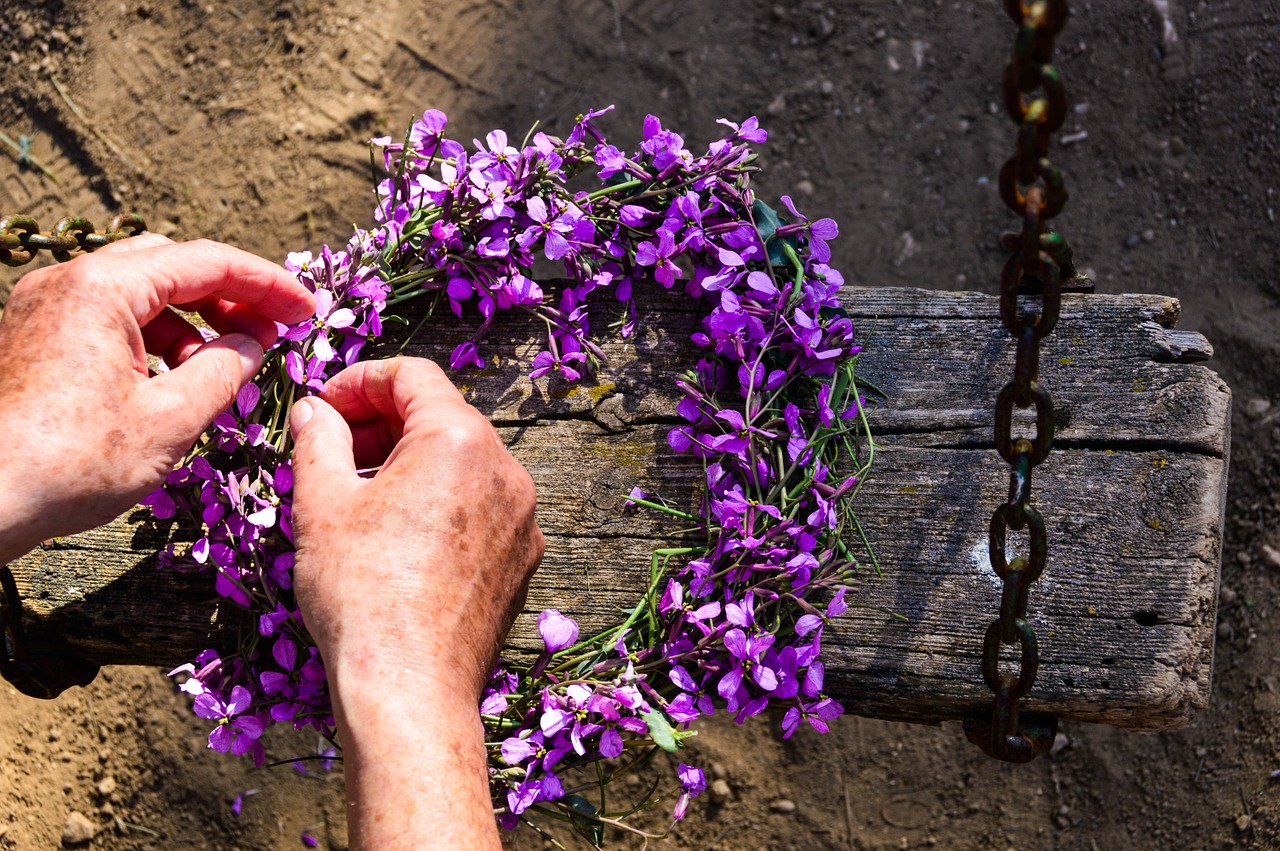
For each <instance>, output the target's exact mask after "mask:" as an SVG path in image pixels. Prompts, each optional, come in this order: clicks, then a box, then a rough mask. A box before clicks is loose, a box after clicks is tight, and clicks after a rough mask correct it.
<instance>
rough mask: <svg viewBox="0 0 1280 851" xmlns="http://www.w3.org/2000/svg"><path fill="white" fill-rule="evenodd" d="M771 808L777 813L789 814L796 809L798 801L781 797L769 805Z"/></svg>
mask: <svg viewBox="0 0 1280 851" xmlns="http://www.w3.org/2000/svg"><path fill="white" fill-rule="evenodd" d="M769 809H771V810H773V811H774V812H775V813H782V814H783V815H789V814H791V813H794V812H795V811H796V802H795V801H792V800H791V799H789V798H779V799H778V800H776V801H774V802H773V803H772V804H770V805H769Z"/></svg>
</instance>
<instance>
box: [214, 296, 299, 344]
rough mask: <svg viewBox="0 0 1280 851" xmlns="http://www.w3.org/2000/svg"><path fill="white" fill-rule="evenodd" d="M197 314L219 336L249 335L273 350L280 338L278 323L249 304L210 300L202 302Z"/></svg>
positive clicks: (217, 299) (218, 299)
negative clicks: (272, 347)
mask: <svg viewBox="0 0 1280 851" xmlns="http://www.w3.org/2000/svg"><path fill="white" fill-rule="evenodd" d="M196 312H197V313H199V314H200V318H201V319H203V320H204V321H205V322H207V323H209V327H210V328H212V329H213V330H215V331H217V332H218V333H219V334H248V335H249V336H250V337H253V338H254V339H255V340H257V341H258V344H259V345H261V346H262V348H264V349H269V348H271V346H272V345H274V344H275V342H276V340H277V339H279V337H280V332H279V331H278V330H277V329H276V323H275V322H273V321H271V320H270V319H268V318H267V317H265V316H263V315H262V314H261V313H259V312H258V311H257V310H256V309H255V308H252V307H250V306H249V305H247V304H236V303H235V302H232V301H225V300H223V299H220V298H210V299H205V300H204V301H202V302H201V303H200V304H199V306H198V307H197V308H196Z"/></svg>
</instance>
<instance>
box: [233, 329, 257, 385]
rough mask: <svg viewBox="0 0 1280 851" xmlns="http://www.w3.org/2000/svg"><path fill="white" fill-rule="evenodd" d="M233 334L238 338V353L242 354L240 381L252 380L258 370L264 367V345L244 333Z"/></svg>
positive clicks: (236, 344) (236, 342)
mask: <svg viewBox="0 0 1280 851" xmlns="http://www.w3.org/2000/svg"><path fill="white" fill-rule="evenodd" d="M232 336H234V337H236V338H237V339H236V340H235V341H234V345H235V349H236V354H238V355H239V356H240V381H241V383H247V382H249V381H252V380H253V377H254V376H255V375H257V374H258V370H259V369H261V368H262V346H260V345H259V344H258V341H257V340H255V339H253V338H252V337H248V336H245V335H243V334H235V335H232Z"/></svg>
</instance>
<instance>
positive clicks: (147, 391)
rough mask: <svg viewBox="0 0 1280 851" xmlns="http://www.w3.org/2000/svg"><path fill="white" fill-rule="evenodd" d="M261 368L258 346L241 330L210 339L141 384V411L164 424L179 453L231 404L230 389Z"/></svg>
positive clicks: (236, 388) (233, 391)
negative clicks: (168, 368)
mask: <svg viewBox="0 0 1280 851" xmlns="http://www.w3.org/2000/svg"><path fill="white" fill-rule="evenodd" d="M261 366H262V346H261V345H259V344H258V341H257V340H255V339H253V338H252V337H250V336H248V335H247V334H224V335H222V336H221V337H217V338H216V339H213V340H210V341H209V342H207V343H205V344H204V345H203V346H201V347H200V348H198V349H196V351H195V352H194V353H193V354H192V355H191V357H189V358H187V360H186V361H184V362H183V363H182V364H181V365H180V366H178V367H176V368H174V369H172V370H170V371H168V372H162V373H159V374H158V375H156V376H154V377H153V378H152V379H151V380H150V381H148V382H146V383H145V384H144V385H143V390H142V393H143V396H144V398H145V400H146V401H145V403H144V411H143V415H144V416H146V417H149V418H153V421H154V422H157V423H164V424H166V425H167V427H168V429H169V430H170V431H171V436H172V438H173V441H174V443H175V444H181V451H180V452H179V454H181V452H182V451H185V450H186V449H187V448H188V447H189V446H190V445H191V444H192V443H193V442H194V441H195V440H196V438H197V437H199V436H200V432H202V431H204V430H205V429H206V428H208V426H209V423H211V422H212V421H213V418H214V417H216V416H217V415H218V414H220V413H221V412H222V411H224V410H226V409H227V408H228V407H230V406H231V403H232V402H234V401H235V398H236V393H238V392H239V391H240V388H241V387H243V386H244V385H245V383H246V382H248V381H249V380H250V379H252V378H253V376H254V375H256V374H257V372H258V369H259V368H260V367H261Z"/></svg>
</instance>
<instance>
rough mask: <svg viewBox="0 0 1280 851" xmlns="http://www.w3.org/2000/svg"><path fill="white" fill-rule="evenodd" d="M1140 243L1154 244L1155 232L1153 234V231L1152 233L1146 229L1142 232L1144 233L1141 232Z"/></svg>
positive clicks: (1149, 229)
mask: <svg viewBox="0 0 1280 851" xmlns="http://www.w3.org/2000/svg"><path fill="white" fill-rule="evenodd" d="M1142 241H1143V242H1155V241H1156V232H1155V231H1153V230H1151V228H1147V229H1146V230H1144V231H1143V232H1142Z"/></svg>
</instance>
